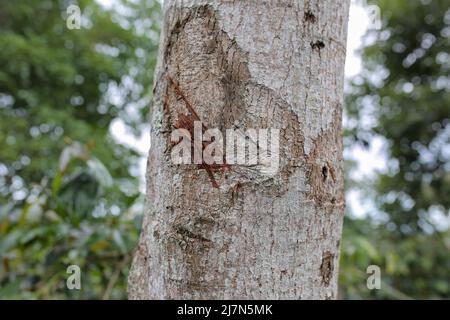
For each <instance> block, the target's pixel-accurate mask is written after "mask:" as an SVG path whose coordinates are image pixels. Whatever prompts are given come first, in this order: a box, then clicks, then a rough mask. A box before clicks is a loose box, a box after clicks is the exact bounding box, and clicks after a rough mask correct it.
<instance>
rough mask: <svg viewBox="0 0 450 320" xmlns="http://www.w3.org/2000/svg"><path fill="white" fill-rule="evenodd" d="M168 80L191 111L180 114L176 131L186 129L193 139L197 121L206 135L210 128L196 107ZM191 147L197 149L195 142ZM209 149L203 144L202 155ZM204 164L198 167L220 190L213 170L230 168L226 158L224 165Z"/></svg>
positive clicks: (169, 77) (169, 78) (175, 84)
mask: <svg viewBox="0 0 450 320" xmlns="http://www.w3.org/2000/svg"><path fill="white" fill-rule="evenodd" d="M166 77H167V80H169V82H170V84H171V86H172V87H173V88H174V91H175V93H176V94H177V95H178V96H179V97H180V98H181V99H182V100H183V101H184V103H185V106H186V108H187V109H188V111H189V115H185V114H179V115H178V120H177V122H176V123H175V124H174V127H175V128H176V129H185V130H187V131H188V132H189V133H190V136H191V137H193V136H194V122H195V121H199V122H201V124H202V131H203V132H202V133H203V134H204V133H205V132H206V131H207V130H208V128H207V127H206V125H205V124H204V123H203V122H202V121H201V119H200V117H199V116H198V114H197V112H196V111H195V109H194V107H193V106H192V104H191V103H190V102H189V100H188V99H187V98H186V96H185V94H184V93H183V91H182V90H181V88H180V87H179V85H178V84H177V83H176V82H175V80H173V78H172V77H171V76H170V75H167V76H166ZM166 108H167V109H168V108H169V107H168V106H167V107H166ZM191 147H192V148H195V144H194V141H193V140H191ZM206 147H207V143H205V142H202V148H203V149H202V150H199V151H200V152H201V153H202V154H203V150H204V149H205V148H206ZM202 161H203V162H202V163H201V164H199V165H198V167H199V168H200V169H205V170H206V172H207V174H208V177H209V179H210V180H211V184H212V186H213V187H214V188H219V184H218V183H217V181H216V179H215V177H214V173H213V170H217V169H222V170H224V169H225V168H227V167H228V165H227V164H226V163H225V157H224V160H223V161H224V164H213V165H210V164H207V163H205V162H204V160H202Z"/></svg>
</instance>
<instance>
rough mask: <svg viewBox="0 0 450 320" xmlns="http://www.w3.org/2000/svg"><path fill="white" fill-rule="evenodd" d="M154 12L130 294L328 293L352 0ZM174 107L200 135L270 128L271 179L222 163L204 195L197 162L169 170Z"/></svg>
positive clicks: (189, 4)
mask: <svg viewBox="0 0 450 320" xmlns="http://www.w3.org/2000/svg"><path fill="white" fill-rule="evenodd" d="M164 3H165V4H164V6H165V8H164V10H165V19H164V27H163V31H162V35H161V43H160V53H159V59H158V66H157V69H156V77H155V79H156V81H155V86H154V103H153V109H152V118H151V123H152V131H151V143H152V146H151V150H150V154H149V160H148V171H147V203H146V212H145V217H144V223H143V227H142V233H141V238H140V241H139V246H138V250H137V251H136V254H135V257H134V261H133V266H132V269H131V271H130V277H129V297H130V298H131V299H207V298H209V299H231V298H233V299H332V298H335V297H336V294H337V273H338V268H337V266H338V259H339V240H340V236H341V226H342V220H343V212H344V198H343V174H342V142H341V114H342V101H343V97H342V91H343V76H344V60H345V40H346V25H347V14H348V7H349V1H348V0H342V1H319V0H310V1H308V0H303V1H301V0H299V1H293V0H279V1H275V0H273V1H264V0H258V1H256V0H248V1H227V0H216V1H213V0H209V1H206V0H203V1H202V0H184V1H176V0H172V1H170V0H166V1H165V2H164ZM170 77H171V78H173V79H174V81H176V86H178V87H179V90H181V91H182V92H183V95H184V96H185V99H183V98H180V94H179V93H177V90H175V89H174V88H173V85H172V84H171V82H170V81H169V80H168V79H169V78H170ZM185 100H186V101H188V103H189V104H191V105H192V107H193V108H195V112H196V114H198V117H199V118H200V119H201V121H202V122H203V123H204V124H205V125H206V126H207V127H210V128H219V129H220V130H222V131H224V130H225V129H228V128H238V129H243V130H246V129H248V128H277V129H280V142H279V143H280V164H279V171H278V173H277V174H276V175H275V176H269V175H267V174H266V173H265V172H264V170H261V169H259V168H258V167H255V168H254V167H246V166H231V167H230V168H229V170H223V171H220V170H219V171H214V172H213V173H212V174H213V176H214V179H215V180H217V181H218V186H219V187H218V188H215V187H214V185H213V184H212V183H211V180H210V178H211V177H209V176H208V172H207V171H206V170H201V167H199V166H197V165H184V166H176V165H173V164H172V162H171V158H170V150H171V142H170V134H171V131H172V130H173V129H174V128H175V127H176V125H177V123H178V124H180V123H186V121H187V118H186V116H185V115H186V113H187V112H188V110H187V103H186V101H185Z"/></svg>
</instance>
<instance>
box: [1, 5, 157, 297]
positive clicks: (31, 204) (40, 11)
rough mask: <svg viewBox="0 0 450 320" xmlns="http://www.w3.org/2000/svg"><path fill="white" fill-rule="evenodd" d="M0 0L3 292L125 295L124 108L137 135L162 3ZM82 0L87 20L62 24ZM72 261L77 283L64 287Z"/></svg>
mask: <svg viewBox="0 0 450 320" xmlns="http://www.w3.org/2000/svg"><path fill="white" fill-rule="evenodd" d="M114 3H115V7H113V8H110V9H108V8H105V7H102V6H101V5H99V4H98V3H97V2H95V1H92V0H83V1H81V0H80V1H78V2H76V1H64V0H59V1H53V0H52V1H50V0H43V1H31V0H18V1H8V0H0V7H1V8H2V9H1V12H0V46H1V48H2V50H1V51H0V65H1V66H2V68H1V69H0V127H1V131H0V144H1V145H2V146H3V147H2V149H1V151H0V239H1V240H0V259H1V262H0V298H29V299H34V298H47V299H50V298H51V299H53V298H94V299H99V298H125V297H126V276H127V272H128V268H129V265H130V257H131V255H132V248H133V247H134V246H135V244H136V241H137V237H138V233H139V227H140V219H141V216H142V214H141V211H142V199H141V196H140V192H139V177H138V174H137V173H136V170H135V169H134V170H133V168H135V167H136V166H137V161H138V160H139V159H140V156H141V155H140V154H138V153H137V152H136V151H135V150H133V149H132V148H129V147H127V146H124V145H120V144H118V143H117V142H116V141H115V139H114V138H113V136H112V135H111V130H110V125H111V122H112V121H113V120H114V119H117V118H120V119H122V121H124V123H125V124H126V125H127V128H128V130H129V131H130V132H131V133H134V134H136V135H139V134H140V130H141V125H142V123H144V122H145V118H146V115H147V112H148V106H149V101H150V94H151V92H150V86H151V83H152V74H153V68H154V63H155V59H156V50H157V37H158V34H159V30H158V28H159V20H160V8H159V3H158V2H157V1H153V0H146V1H139V2H130V1H115V2H114ZM70 4H77V5H79V6H80V8H81V11H82V14H83V20H82V28H81V29H79V30H77V29H74V30H70V29H68V28H67V27H66V21H65V18H66V8H67V6H68V5H70ZM71 264H76V265H79V266H80V268H81V272H82V290H80V291H77V290H74V291H70V290H68V289H67V288H66V284H65V280H66V279H67V276H68V274H66V268H67V267H68V266H69V265H71Z"/></svg>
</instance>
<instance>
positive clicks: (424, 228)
mask: <svg viewBox="0 0 450 320" xmlns="http://www.w3.org/2000/svg"><path fill="white" fill-rule="evenodd" d="M100 2H101V1H100ZM100 2H99V1H94V0H79V1H64V0H58V1H55V0H42V1H32V0H16V1H9V0H0V8H1V10H0V47H1V48H2V50H1V51H0V65H1V69H0V128H1V130H0V144H1V146H2V148H1V151H0V260H1V261H0V299H14V298H26V299H36V298H38V299H39V298H40V299H42V298H47V299H55V298H69V299H124V298H126V278H127V272H128V269H129V266H130V262H131V256H132V254H133V249H134V246H135V244H136V242H137V237H138V235H139V228H140V222H141V217H142V203H143V197H142V189H143V188H142V185H143V182H142V181H141V175H140V172H139V170H138V163H139V161H140V160H141V159H142V157H145V155H142V154H140V153H139V152H137V151H136V150H135V149H134V148H133V147H131V146H129V145H127V144H123V143H119V142H118V140H117V139H116V138H117V137H115V136H114V134H113V132H112V131H113V130H112V126H113V123H114V122H115V121H117V120H118V119H120V121H121V122H122V123H123V124H124V126H125V127H126V129H127V132H128V134H131V135H136V136H139V135H140V134H141V133H142V131H143V130H144V131H145V130H146V128H147V127H145V125H146V124H147V112H148V109H149V107H148V106H149V103H150V99H151V84H152V75H153V69H154V65H155V59H156V55H157V54H156V52H157V45H158V36H159V27H160V21H161V13H160V5H159V2H157V1H156V0H139V1H131V0H129V1H126V0H114V1H113V3H114V5H112V6H104V5H102V4H100ZM70 4H78V5H79V6H80V8H81V10H82V13H83V19H82V28H81V29H79V30H69V29H68V28H67V27H66V21H65V19H66V8H67V7H68V6H69V5H70ZM369 4H375V5H377V6H378V7H379V8H380V12H381V22H382V24H381V28H378V29H372V30H369V31H368V33H367V35H366V37H365V46H364V48H363V50H362V52H361V54H362V57H363V70H362V72H361V73H360V74H359V75H358V76H356V77H354V78H353V79H351V81H350V83H349V84H348V86H347V90H346V91H347V98H346V100H347V103H346V105H347V110H346V115H345V118H346V119H345V123H346V135H345V146H346V149H347V150H351V149H352V148H354V147H355V146H361V147H363V148H370V146H371V144H372V143H373V140H374V139H382V140H383V141H384V142H385V145H386V146H387V147H386V158H387V159H386V164H387V166H386V170H384V171H383V172H380V173H378V174H377V175H376V176H375V178H373V179H370V180H368V179H366V178H358V174H356V175H355V174H353V175H352V174H351V173H354V172H355V171H357V169H356V167H357V164H355V163H353V162H352V161H351V159H349V160H348V161H347V182H346V184H347V190H348V191H349V192H350V191H352V190H358V192H360V193H361V194H362V195H363V197H364V199H365V200H367V202H368V203H370V210H369V212H368V213H367V214H365V215H359V214H357V213H356V212H351V210H348V212H347V216H346V218H345V222H344V236H343V241H342V246H341V247H342V256H341V266H340V270H341V272H340V297H341V298H344V299H360V298H387V299H409V298H449V297H450V255H449V252H450V250H449V249H450V232H449V225H450V222H449V219H450V218H449V205H450V198H449V197H448V195H449V194H450V161H449V160H450V121H449V115H450V96H449V93H450V84H449V83H450V82H449V80H450V79H449V70H450V59H449V55H450V54H449V52H450V50H449V47H450V40H449V38H450V9H449V4H448V1H445V0H433V1H430V0H411V1H392V0H379V1H369ZM72 264H76V265H79V266H80V268H81V271H82V290H68V289H67V288H66V279H67V277H68V274H67V273H66V268H67V267H68V266H69V265H72ZM371 264H376V265H378V266H380V268H381V276H382V288H381V290H368V289H367V286H366V280H367V277H368V275H367V274H366V268H367V266H369V265H371Z"/></svg>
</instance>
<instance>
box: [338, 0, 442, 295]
mask: <svg viewBox="0 0 450 320" xmlns="http://www.w3.org/2000/svg"><path fill="white" fill-rule="evenodd" d="M371 2H372V3H374V4H377V5H378V6H379V7H380V9H381V15H382V28H381V30H372V31H370V32H369V33H368V34H367V35H366V41H367V43H368V46H366V47H365V48H364V50H363V61H364V68H363V72H362V74H361V75H359V76H357V77H356V78H355V79H353V81H352V85H351V94H349V95H348V97H347V106H348V110H347V111H348V117H349V119H350V121H349V123H351V125H350V126H349V130H348V133H347V137H346V143H347V147H351V146H352V145H353V144H356V143H360V144H362V145H367V144H368V143H369V142H370V140H371V139H372V138H373V137H374V136H381V137H383V138H384V139H385V140H386V141H387V144H388V158H389V161H388V163H389V166H388V170H387V172H385V173H382V174H380V175H379V177H378V178H377V179H376V181H375V183H374V185H372V186H366V187H369V188H370V187H372V188H374V191H375V192H376V195H375V200H376V206H377V208H373V214H372V217H378V218H380V217H387V218H382V219H375V220H379V221H378V222H377V224H375V223H374V222H373V221H372V219H366V220H364V221H352V220H351V219H347V221H346V224H345V231H344V247H343V259H342V272H341V276H342V282H341V285H342V288H343V290H344V291H345V292H344V295H345V296H347V297H356V298H361V297H373V296H375V297H383V298H402V297H405V296H410V297H412V298H448V297H449V296H450V288H449V284H450V256H449V254H448V253H449V252H450V232H449V231H448V225H446V224H445V222H446V221H447V224H448V217H449V214H450V213H449V212H450V198H449V197H448V195H449V194H450V166H449V164H450V153H449V150H450V118H449V117H450V85H449V83H450V78H449V71H450V56H449V52H450V41H449V39H450V5H449V3H448V1H445V0H433V1H428V0H412V1H390V0H379V1H371ZM352 120H353V121H352ZM355 120H356V121H355ZM367 120H370V121H367ZM361 237H364V238H365V240H364V241H363V242H366V243H365V244H364V243H363V244H361V242H360V239H361ZM369 244H370V245H369ZM371 263H374V264H378V265H379V266H380V267H381V269H382V278H383V279H384V283H385V288H387V289H386V290H381V291H379V292H369V290H367V288H366V287H365V282H363V283H361V282H359V283H360V285H359V286H356V287H355V286H354V285H356V282H355V281H354V279H352V277H353V275H354V274H356V270H359V272H361V271H363V272H365V270H366V267H367V266H368V265H369V264H371ZM362 277H363V278H364V279H365V278H367V275H366V274H362ZM375 291H376V290H375Z"/></svg>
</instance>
